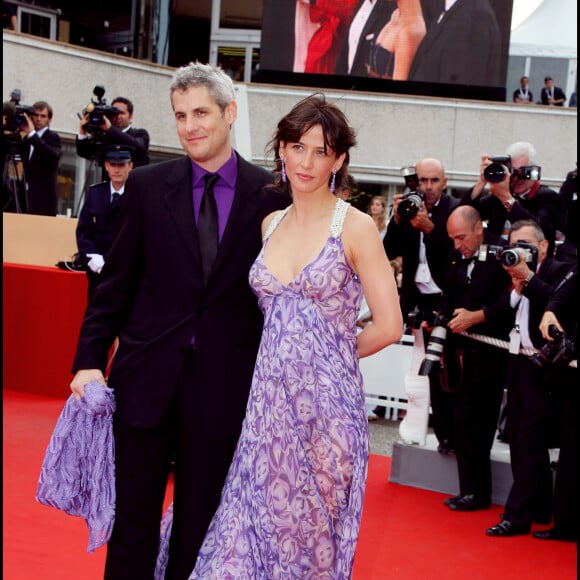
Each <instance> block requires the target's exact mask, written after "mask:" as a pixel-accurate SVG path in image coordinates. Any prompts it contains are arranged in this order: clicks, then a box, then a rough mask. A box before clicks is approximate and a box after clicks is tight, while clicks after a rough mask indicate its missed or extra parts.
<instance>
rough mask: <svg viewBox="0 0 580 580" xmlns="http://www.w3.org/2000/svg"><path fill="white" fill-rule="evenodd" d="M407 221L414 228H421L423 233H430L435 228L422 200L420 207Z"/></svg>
mask: <svg viewBox="0 0 580 580" xmlns="http://www.w3.org/2000/svg"><path fill="white" fill-rule="evenodd" d="M409 221H410V223H411V225H412V226H413V227H414V228H415V229H416V230H421V231H422V232H423V233H424V234H430V233H431V232H432V231H433V230H434V229H435V224H434V223H433V222H432V221H431V218H430V217H429V212H428V211H427V206H426V205H425V202H424V201H423V202H421V209H420V210H419V211H418V212H417V213H416V214H415V216H414V217H412V218H411V219H410V220H409Z"/></svg>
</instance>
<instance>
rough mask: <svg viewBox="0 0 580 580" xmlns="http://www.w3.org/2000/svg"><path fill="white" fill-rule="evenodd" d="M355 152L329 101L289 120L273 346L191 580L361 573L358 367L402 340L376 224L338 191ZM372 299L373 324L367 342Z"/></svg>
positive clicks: (266, 351)
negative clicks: (357, 560)
mask: <svg viewBox="0 0 580 580" xmlns="http://www.w3.org/2000/svg"><path fill="white" fill-rule="evenodd" d="M354 144H355V136H354V132H353V130H352V129H351V128H350V127H349V125H348V122H347V119H346V118H345V116H344V114H343V113H342V112H341V111H340V109H338V108H337V107H336V106H334V105H332V104H329V103H327V102H326V100H325V98H324V96H323V95H312V96H310V97H308V98H306V99H304V100H303V101H301V102H299V103H298V104H297V105H296V106H295V107H294V108H293V109H292V111H291V112H290V113H289V114H288V115H286V116H285V117H284V118H283V119H282V120H281V121H280V123H279V124H278V129H277V132H276V135H275V137H274V139H273V141H272V149H273V151H274V154H275V158H276V161H277V174H278V176H279V177H278V183H277V184H276V185H277V186H278V187H280V188H282V189H286V188H287V189H288V190H289V191H290V193H291V195H292V205H290V206H289V207H288V208H286V209H285V210H283V211H281V212H275V213H274V214H271V215H270V216H268V217H267V218H266V219H265V220H264V223H263V229H262V231H263V238H264V245H263V248H262V251H261V253H260V254H259V256H258V257H257V259H256V261H255V262H254V265H253V266H252V269H251V271H250V284H251V286H252V288H253V290H254V292H255V293H256V295H257V296H258V298H259V302H260V307H261V309H262V311H263V312H264V330H263V334H262V342H261V346H260V350H259V353H258V359H257V362H256V367H255V371H254V378H253V384H252V389H251V392H250V397H249V401H248V406H247V410H246V418H245V421H244V425H243V428H242V433H241V436H240V439H239V442H238V446H237V449H236V453H235V455H234V459H233V461H232V465H231V468H230V471H229V474H228V477H227V479H226V482H225V485H224V489H223V492H222V497H221V502H220V505H219V507H218V510H217V512H216V514H215V516H214V518H213V520H212V523H211V525H210V527H209V530H208V532H207V535H206V538H205V541H204V543H203V546H202V548H201V550H200V553H199V556H198V560H197V564H196V566H195V569H194V571H193V573H192V575H191V578H203V579H204V580H207V579H209V578H216V579H224V578H232V579H234V578H235V579H236V580H240V579H248V580H249V579H255V580H260V579H264V580H265V579H272V578H276V579H282V578H287V579H294V578H317V579H341V580H344V579H347V578H349V577H350V576H351V573H352V567H353V559H354V553H355V548H356V542H357V538H358V533H359V527H360V520H361V515H362V508H363V499H364V489H365V481H366V473H367V461H368V450H369V440H368V424H367V416H366V411H365V402H364V391H363V385H362V377H361V373H360V371H359V364H358V360H359V358H360V357H362V356H367V355H371V354H373V353H375V352H377V351H378V350H380V349H382V348H384V347H385V346H387V345H389V344H392V343H393V342H396V341H397V340H399V338H400V337H401V333H402V318H401V312H400V309H399V300H398V295H397V287H396V284H395V279H394V276H393V273H392V270H391V268H390V265H389V261H388V259H387V257H386V255H385V251H384V249H383V246H382V243H381V239H380V236H379V235H378V232H377V229H376V226H375V224H374V222H373V220H372V218H371V217H370V216H369V215H366V214H364V213H362V212H360V211H358V210H357V209H355V208H353V207H351V206H350V205H349V204H348V203H346V202H344V201H342V200H340V199H337V198H336V197H335V195H334V194H333V190H334V184H335V183H340V182H341V181H342V180H344V179H345V177H346V175H347V168H348V161H349V149H350V147H352V146H353V145H354ZM363 291H364V294H365V296H366V299H367V301H368V304H369V306H370V308H371V311H372V313H373V323H372V324H370V325H368V326H367V327H366V328H365V329H364V330H363V331H362V332H360V334H358V335H357V327H356V321H357V316H358V313H359V309H360V303H361V298H362V295H363ZM224 364H227V361H224ZM200 477H203V474H200Z"/></svg>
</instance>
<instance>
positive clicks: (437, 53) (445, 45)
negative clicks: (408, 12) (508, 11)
mask: <svg viewBox="0 0 580 580" xmlns="http://www.w3.org/2000/svg"><path fill="white" fill-rule="evenodd" d="M441 4H442V11H441V13H440V15H439V16H438V17H437V18H434V19H432V20H430V19H428V18H425V21H426V23H427V34H426V35H425V37H424V38H423V40H422V41H421V44H420V45H419V47H418V48H417V52H416V53H415V57H414V59H413V63H412V64H411V68H410V70H409V76H408V80H409V81H420V82H430V83H448V84H459V85H475V86H482V87H499V86H502V84H503V80H502V79H501V78H500V74H501V58H502V39H501V33H500V28H499V25H498V22H497V18H496V15H495V12H494V10H493V8H492V6H491V5H490V3H489V0H456V2H453V3H452V5H451V7H450V8H449V9H448V10H444V6H445V2H442V3H441Z"/></svg>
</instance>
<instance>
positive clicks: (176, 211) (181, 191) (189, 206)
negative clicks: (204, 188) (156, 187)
mask: <svg viewBox="0 0 580 580" xmlns="http://www.w3.org/2000/svg"><path fill="white" fill-rule="evenodd" d="M191 180H192V172H191V162H190V160H189V157H184V158H183V159H181V160H179V162H178V163H177V164H176V165H175V167H174V170H173V171H172V172H171V173H170V174H169V175H168V176H167V179H166V183H167V186H168V187H167V190H166V191H165V193H164V194H163V197H164V198H165V203H166V205H167V209H168V211H169V213H170V214H171V217H172V218H173V221H174V222H175V225H176V226H177V229H178V231H179V233H180V234H181V236H182V238H183V241H184V243H185V245H186V246H187V248H188V250H189V251H190V252H191V254H192V255H193V257H194V258H195V259H196V260H197V263H198V266H199V267H200V268H201V255H200V252H199V243H198V241H197V226H196V224H195V216H194V213H193V191H192V181H191Z"/></svg>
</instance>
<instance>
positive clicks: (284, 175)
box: [280, 157, 288, 183]
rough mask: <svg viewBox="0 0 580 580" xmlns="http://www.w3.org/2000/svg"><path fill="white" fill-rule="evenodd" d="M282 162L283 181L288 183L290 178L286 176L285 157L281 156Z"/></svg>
mask: <svg viewBox="0 0 580 580" xmlns="http://www.w3.org/2000/svg"><path fill="white" fill-rule="evenodd" d="M280 164H281V166H282V183H286V181H288V178H287V177H286V163H285V161H284V157H281V158H280Z"/></svg>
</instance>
